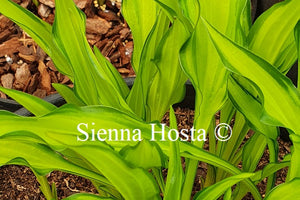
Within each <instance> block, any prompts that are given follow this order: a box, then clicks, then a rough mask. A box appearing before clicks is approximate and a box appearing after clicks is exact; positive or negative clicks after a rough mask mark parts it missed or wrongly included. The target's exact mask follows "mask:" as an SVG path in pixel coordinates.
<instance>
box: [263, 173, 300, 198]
mask: <svg viewBox="0 0 300 200" xmlns="http://www.w3.org/2000/svg"><path fill="white" fill-rule="evenodd" d="M299 184H300V179H299V178H295V179H293V180H291V181H289V182H286V183H283V184H280V185H278V186H277V187H275V188H274V189H273V190H272V191H271V192H270V193H269V194H268V195H267V196H266V198H265V199H266V200H273V199H282V200H290V199H299V196H300V190H299Z"/></svg>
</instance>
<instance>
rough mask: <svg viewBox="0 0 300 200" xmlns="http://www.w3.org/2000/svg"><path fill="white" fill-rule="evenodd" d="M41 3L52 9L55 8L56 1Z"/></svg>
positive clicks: (49, 0)
mask: <svg viewBox="0 0 300 200" xmlns="http://www.w3.org/2000/svg"><path fill="white" fill-rule="evenodd" d="M39 2H40V3H42V4H45V5H46V6H49V7H50V8H54V7H55V3H54V0H39Z"/></svg>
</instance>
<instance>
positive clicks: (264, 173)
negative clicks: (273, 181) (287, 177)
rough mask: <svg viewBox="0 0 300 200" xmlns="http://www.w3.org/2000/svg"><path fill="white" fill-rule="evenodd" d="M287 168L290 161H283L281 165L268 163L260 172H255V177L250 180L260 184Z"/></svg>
mask: <svg viewBox="0 0 300 200" xmlns="http://www.w3.org/2000/svg"><path fill="white" fill-rule="evenodd" d="M288 166H290V161H284V162H281V163H269V164H267V165H266V166H265V167H264V168H263V169H262V170H259V171H257V172H255V175H254V176H253V177H251V180H252V181H254V182H255V183H256V184H257V183H259V182H261V181H262V180H263V179H264V178H266V177H268V176H270V175H272V174H274V173H276V172H277V171H278V170H280V169H282V168H285V167H288Z"/></svg>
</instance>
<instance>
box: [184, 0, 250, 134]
mask: <svg viewBox="0 0 300 200" xmlns="http://www.w3.org/2000/svg"><path fill="white" fill-rule="evenodd" d="M246 3H247V1H236V0H231V1H222V2H219V1H215V0H214V1H208V0H207V1H201V2H200V7H201V16H203V17H204V18H205V19H207V20H208V21H209V22H211V23H212V24H213V25H215V26H216V27H218V28H219V29H220V30H221V31H222V32H223V33H225V34H226V35H227V36H229V37H230V38H233V39H236V41H238V42H239V43H244V42H243V41H244V40H245V37H244V36H243V34H241V33H242V29H241V24H240V19H241V18H242V14H243V8H244V7H245V5H246ZM233 10H234V12H232V11H233ZM195 55H197V56H195ZM180 59H181V63H182V66H183V68H184V71H185V72H186V74H187V75H188V77H189V79H190V80H191V82H192V84H193V86H194V88H195V90H196V107H195V110H196V116H195V121H196V122H195V127H201V128H204V129H205V130H207V128H208V126H209V123H210V120H211V118H212V116H213V115H214V114H215V112H216V111H217V110H218V109H220V107H221V106H222V105H223V104H224V102H225V97H226V80H227V76H228V73H227V72H226V70H225V69H224V67H223V63H222V62H221V60H220V59H219V56H218V53H217V51H216V50H215V47H214V45H213V44H212V42H211V41H210V39H209V35H208V34H207V32H206V29H205V25H204V24H203V23H202V21H201V20H199V21H198V24H197V25H196V28H195V31H194V32H193V34H192V36H191V38H190V39H189V40H188V42H187V43H186V44H185V45H184V47H183V48H182V50H181V55H180ZM198 121H201V122H203V121H205V122H203V123H202V124H199V122H198Z"/></svg>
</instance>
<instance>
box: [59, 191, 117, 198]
mask: <svg viewBox="0 0 300 200" xmlns="http://www.w3.org/2000/svg"><path fill="white" fill-rule="evenodd" d="M63 200H114V198H108V197H100V196H98V195H95V194H89V193H79V194H73V195H71V196H69V197H67V198H64V199H63Z"/></svg>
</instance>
